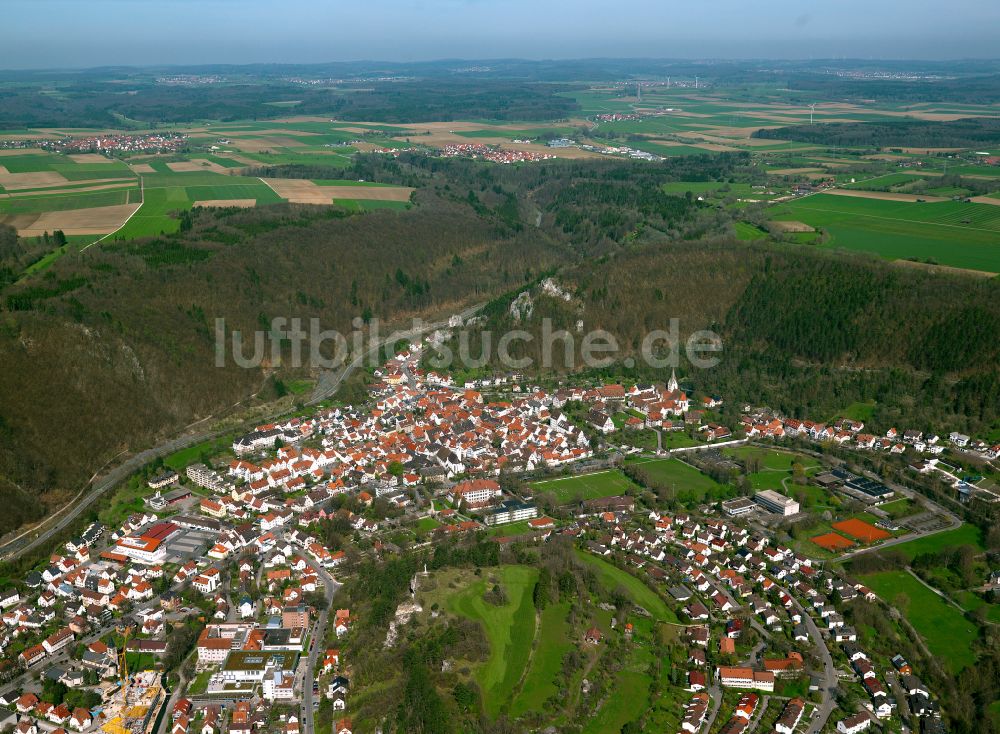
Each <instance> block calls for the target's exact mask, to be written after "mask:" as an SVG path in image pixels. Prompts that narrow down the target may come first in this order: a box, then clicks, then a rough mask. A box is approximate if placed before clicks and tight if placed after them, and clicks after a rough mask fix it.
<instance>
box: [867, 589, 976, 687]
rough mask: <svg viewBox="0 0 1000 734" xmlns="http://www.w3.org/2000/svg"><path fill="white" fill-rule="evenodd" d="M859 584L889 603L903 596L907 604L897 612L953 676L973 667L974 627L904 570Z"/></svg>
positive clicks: (974, 660)
mask: <svg viewBox="0 0 1000 734" xmlns="http://www.w3.org/2000/svg"><path fill="white" fill-rule="evenodd" d="M861 581H862V582H863V583H864V584H865V585H866V586H868V588H870V589H871V590H872V591H874V592H875V593H876V594H878V596H879V597H881V598H882V599H883V600H884V601H886V602H887V603H889V604H894V603H896V601H897V600H898V598H899V595H900V594H905V595H906V597H907V598H908V603H907V604H905V606H904V607H903V609H901V610H900V611H902V612H903V614H904V616H905V617H906V619H907V620H908V621H909V622H910V624H912V625H913V628H914V629H915V630H916V631H917V632H918V633H919V634H920V636H921V637H923V638H924V641H925V642H926V644H927V648H928V649H929V650H930V651H931V653H932V654H933V655H934V656H936V657H939V658H941V660H943V661H944V662H945V665H946V667H948V668H949V669H950V670H951V671H952V672H953V673H956V674H957V673H958V672H959V671H960V670H962V669H963V668H966V667H968V666H970V665H973V664H975V662H976V656H975V654H974V653H973V652H972V643H973V641H974V640H975V639H976V638H977V637H978V630H977V629H976V625H975V624H973V623H972V622H969V621H967V620H966V619H965V618H964V617H963V616H962V613H961V612H960V611H959V610H958V609H956V608H955V607H953V606H951V605H950V604H948V603H947V602H945V601H944V600H942V599H941V597H939V596H938V595H937V594H935V593H934V592H933V591H931V590H930V589H928V588H927V587H925V586H924V585H923V584H921V583H920V582H919V581H917V580H916V579H915V578H913V577H912V576H911V575H910V574H908V573H907V572H906V571H884V572H881V573H874V574H869V575H867V576H862V577H861Z"/></svg>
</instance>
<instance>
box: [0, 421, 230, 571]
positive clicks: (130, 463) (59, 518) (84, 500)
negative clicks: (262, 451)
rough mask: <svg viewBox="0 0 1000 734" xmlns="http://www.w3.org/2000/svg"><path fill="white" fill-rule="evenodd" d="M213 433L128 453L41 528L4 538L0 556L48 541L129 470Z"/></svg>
mask: <svg viewBox="0 0 1000 734" xmlns="http://www.w3.org/2000/svg"><path fill="white" fill-rule="evenodd" d="M216 435H219V434H218V433H190V434H187V435H184V436H181V437H179V438H174V439H171V440H169V441H165V442H164V443H161V444H160V445H158V446H155V447H153V448H151V449H146V450H145V451H140V452H139V453H138V454H135V455H133V456H131V457H129V458H128V459H126V460H125V461H124V462H122V463H121V464H119V465H118V466H116V467H115V468H113V469H112V470H111V471H109V472H108V473H107V474H105V475H104V476H103V477H101V478H100V479H97V480H96V481H92V482H91V483H90V484H88V485H87V487H84V489H82V490H81V491H80V493H79V494H78V495H77V496H76V498H74V499H73V500H72V501H71V502H70V503H69V504H67V505H66V506H64V507H63V508H62V509H61V510H58V511H57V512H55V513H53V514H52V515H50V516H49V518H48V519H47V520H46V522H47V523H50V524H48V525H47V526H46V527H45V529H44V530H41V531H39V530H38V529H37V528H36V529H34V530H32V531H28V532H25V533H22V534H21V535H20V536H19V537H17V538H14V539H13V540H10V541H8V542H7V543H5V544H4V545H3V546H0V560H4V561H8V560H11V559H13V558H17V557H18V556H20V555H22V554H23V553H26V552H28V551H29V550H32V549H33V548H37V547H38V546H40V545H43V544H44V543H46V542H48V540H49V539H51V538H52V537H53V536H54V535H56V534H58V533H60V532H61V531H62V530H63V529H65V528H66V527H68V526H69V525H70V524H72V523H73V522H74V521H75V520H76V519H77V518H78V517H80V515H81V514H82V513H83V511H84V510H86V509H87V508H88V507H90V505H92V504H93V503H94V502H95V501H96V500H97V499H98V498H99V497H100V496H101V495H102V494H104V493H105V492H107V491H108V490H109V489H111V488H112V487H115V486H116V485H118V484H119V483H121V482H123V481H124V480H125V479H127V478H128V477H129V475H131V474H132V473H133V472H136V471H138V470H139V469H141V468H142V467H143V466H145V465H146V464H148V463H149V462H151V461H153V460H154V459H157V458H161V457H164V456H169V455H170V454H172V453H174V452H175V451H179V450H180V449H183V448H187V447H188V446H193V445H195V444H197V443H201V442H202V441H207V440H208V439H210V438H213V437H214V436H216ZM88 488H89V491H88Z"/></svg>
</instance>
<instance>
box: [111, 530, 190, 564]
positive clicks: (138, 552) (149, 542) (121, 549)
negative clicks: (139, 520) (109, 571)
mask: <svg viewBox="0 0 1000 734" xmlns="http://www.w3.org/2000/svg"><path fill="white" fill-rule="evenodd" d="M179 531H180V526H178V525H175V524H174V523H172V522H160V523H157V524H155V525H153V526H152V527H150V528H149V529H148V530H146V531H145V532H144V533H142V534H141V535H127V536H125V537H124V538H120V539H119V540H118V542H117V543H116V544H115V551H116V552H117V553H121V554H122V555H123V556H127V557H129V558H131V559H132V560H133V561H135V562H136V563H142V564H145V565H149V566H153V565H158V564H161V563H163V562H164V561H165V560H167V541H168V540H170V538H172V537H173V536H174V535H176V534H177V533H178V532H179Z"/></svg>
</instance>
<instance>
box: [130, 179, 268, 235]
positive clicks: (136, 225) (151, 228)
mask: <svg viewBox="0 0 1000 734" xmlns="http://www.w3.org/2000/svg"><path fill="white" fill-rule="evenodd" d="M228 201H233V202H235V203H234V204H233V205H234V206H245V205H246V202H248V201H253V202H254V204H255V205H264V204H275V203H278V202H280V201H282V199H281V197H280V196H278V194H276V193H275V192H274V191H273V190H272V189H271V188H270V187H268V186H267V185H266V184H264V183H263V182H262V181H261V180H260V179H256V178H250V177H246V176H227V175H225V174H221V173H217V172H212V171H202V172H181V173H177V172H171V173H152V174H148V175H145V176H143V204H142V207H140V209H139V211H137V212H136V213H135V215H134V216H133V217H132V218H131V219H130V220H129V221H128V224H126V225H125V226H124V227H123V228H122V229H121V230H119V231H118V232H115V235H114V236H115V238H116V239H134V238H137V237H154V236H156V235H159V234H168V233H170V232H176V231H177V230H178V229H179V228H180V220H178V219H177V218H176V217H175V216H173V214H174V213H175V212H178V211H182V210H185V209H191V208H192V207H194V206H196V205H199V204H200V205H205V202H211V203H210V204H209V205H210V206H221V205H224V204H225V203H226V202H228Z"/></svg>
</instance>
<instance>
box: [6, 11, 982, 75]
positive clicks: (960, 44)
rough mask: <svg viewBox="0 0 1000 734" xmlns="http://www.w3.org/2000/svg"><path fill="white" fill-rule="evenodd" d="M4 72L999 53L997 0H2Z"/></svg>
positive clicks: (945, 56)
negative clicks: (497, 60)
mask: <svg viewBox="0 0 1000 734" xmlns="http://www.w3.org/2000/svg"><path fill="white" fill-rule="evenodd" d="M0 11H2V14H0V68H5V69H24V68H63V67H84V68H85V67H93V66H103V65H129V66H144V65H163V64H176V65H185V64H202V63H233V64H244V63H272V62H277V63H316V62H325V61H354V60H384V61H422V60H432V59H440V58H466V59H490V58H525V59H565V58H584V57H587V58H594V57H653V58H715V59H721V58H736V59H739V58H784V59H802V58H844V57H850V58H905V59H955V58H977V57H978V58H985V57H996V56H998V55H1000V51H998V49H1000V45H998V44H997V41H996V39H997V38H1000V2H996V0H947V2H942V1H941V0H820V1H815V0H757V2H750V1H748V0H740V1H736V0H708V1H705V0H683V2H678V0H353V1H345V0H0Z"/></svg>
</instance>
